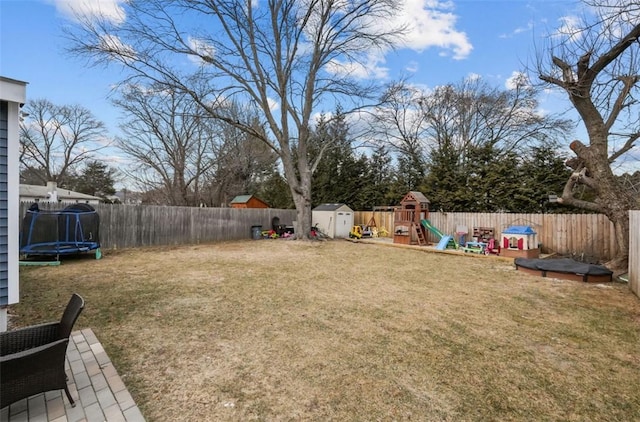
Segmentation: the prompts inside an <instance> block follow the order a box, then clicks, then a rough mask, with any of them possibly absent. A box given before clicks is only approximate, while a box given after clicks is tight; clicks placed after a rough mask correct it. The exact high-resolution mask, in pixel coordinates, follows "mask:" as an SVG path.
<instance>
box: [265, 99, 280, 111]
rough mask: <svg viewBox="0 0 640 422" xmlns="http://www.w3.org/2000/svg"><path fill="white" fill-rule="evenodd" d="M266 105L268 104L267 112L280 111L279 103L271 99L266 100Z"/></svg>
mask: <svg viewBox="0 0 640 422" xmlns="http://www.w3.org/2000/svg"><path fill="white" fill-rule="evenodd" d="M267 103H268V104H269V110H271V111H276V110H279V109H280V103H279V102H278V101H276V100H274V99H273V98H271V97H269V98H267Z"/></svg>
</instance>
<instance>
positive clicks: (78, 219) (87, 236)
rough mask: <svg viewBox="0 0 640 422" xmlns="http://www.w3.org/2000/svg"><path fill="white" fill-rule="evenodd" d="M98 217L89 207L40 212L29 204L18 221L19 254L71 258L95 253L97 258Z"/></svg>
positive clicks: (98, 246)
mask: <svg viewBox="0 0 640 422" xmlns="http://www.w3.org/2000/svg"><path fill="white" fill-rule="evenodd" d="M99 228H100V217H99V216H98V213H97V212H96V210H95V209H94V208H93V207H92V206H91V205H89V204H73V205H69V206H68V207H66V208H64V209H62V210H40V209H39V207H38V204H33V205H32V206H31V207H30V208H29V210H28V211H27V213H26V215H25V217H24V219H23V220H22V231H21V232H20V253H21V254H22V255H24V256H25V257H27V256H29V255H35V256H56V257H59V256H60V255H72V254H79V253H82V252H89V251H93V250H95V251H96V258H99V257H100V249H99V248H100V236H99Z"/></svg>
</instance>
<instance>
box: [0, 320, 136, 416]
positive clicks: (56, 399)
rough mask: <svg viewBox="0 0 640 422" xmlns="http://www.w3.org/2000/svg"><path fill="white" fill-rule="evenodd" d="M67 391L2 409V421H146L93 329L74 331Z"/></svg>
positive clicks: (68, 352)
mask: <svg viewBox="0 0 640 422" xmlns="http://www.w3.org/2000/svg"><path fill="white" fill-rule="evenodd" d="M65 366H66V371H67V376H68V377H69V383H68V385H69V391H70V392H71V397H73V399H74V400H75V402H76V407H71V404H69V401H68V400H67V397H66V395H65V394H64V391H63V390H59V391H48V392H46V393H42V394H37V395H35V396H32V397H29V398H27V399H24V400H20V401H19V402H16V403H13V404H12V405H10V406H7V407H5V408H4V409H2V410H0V421H1V422H5V421H6V422H18V421H20V422H40V421H42V422H94V421H96V422H105V421H106V422H111V421H122V422H144V420H145V419H144V416H142V413H141V412H140V409H139V408H138V406H137V405H136V403H135V402H134V400H133V398H132V397H131V394H129V391H128V390H127V388H126V386H125V385H124V383H123V382H122V379H121V378H120V376H119V375H118V372H117V371H116V369H115V367H114V366H113V363H111V360H110V359H109V357H108V356H107V354H106V352H105V351H104V348H103V347H102V345H101V344H100V342H99V341H98V339H97V338H96V336H95V334H94V333H93V331H92V330H91V329H90V328H86V329H84V330H81V331H74V332H73V333H71V339H70V342H69V347H68V348H67V360H66V365H65Z"/></svg>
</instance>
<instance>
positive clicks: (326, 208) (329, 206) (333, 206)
mask: <svg viewBox="0 0 640 422" xmlns="http://www.w3.org/2000/svg"><path fill="white" fill-rule="evenodd" d="M342 207H347V208H349V207H348V206H347V205H346V204H320V205H318V206H317V207H315V208H314V209H313V211H336V210H338V209H340V208H342ZM349 209H351V208H349Z"/></svg>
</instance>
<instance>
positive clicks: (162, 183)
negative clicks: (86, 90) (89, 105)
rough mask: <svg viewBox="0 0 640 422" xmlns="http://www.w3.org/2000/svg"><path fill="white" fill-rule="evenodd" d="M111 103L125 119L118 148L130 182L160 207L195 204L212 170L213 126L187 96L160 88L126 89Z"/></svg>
mask: <svg viewBox="0 0 640 422" xmlns="http://www.w3.org/2000/svg"><path fill="white" fill-rule="evenodd" d="M114 103H115V104H116V105H117V106H118V107H119V108H121V109H122V111H123V112H124V114H125V116H126V118H125V121H124V123H123V124H122V125H121V126H120V127H121V130H122V132H123V136H122V137H119V138H118V139H117V143H118V146H119V148H120V149H121V150H122V151H123V152H124V153H125V154H126V155H128V156H129V157H131V159H132V161H133V170H132V171H130V172H129V175H130V177H131V179H132V180H134V181H135V182H136V183H137V184H138V185H139V186H141V187H142V188H144V190H145V191H154V192H155V198H156V199H157V200H158V201H159V202H160V203H162V204H170V205H183V206H186V205H191V206H194V205H198V204H199V202H200V197H199V196H200V195H199V190H200V187H201V186H202V184H203V182H204V180H203V178H204V176H205V175H206V174H207V171H208V170H209V169H210V168H211V167H212V166H213V164H214V159H215V156H216V155H215V149H216V148H217V147H216V142H217V140H216V138H217V137H216V130H217V129H216V124H215V122H214V121H213V119H212V118H210V117H208V116H207V115H206V112H205V111H204V110H202V108H201V107H200V106H198V104H196V103H194V102H193V100H192V99H191V96H189V95H187V94H185V93H183V92H177V91H175V90H172V89H166V88H165V87H164V86H159V85H157V84H156V85H155V86H151V87H147V88H142V87H139V86H128V87H127V88H126V89H125V90H124V91H123V92H122V96H121V97H120V98H118V99H116V100H114Z"/></svg>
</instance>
